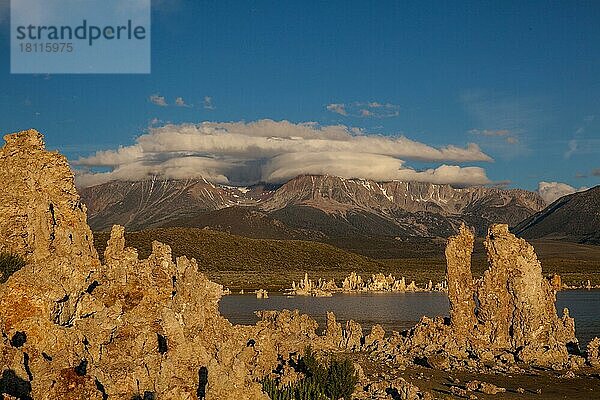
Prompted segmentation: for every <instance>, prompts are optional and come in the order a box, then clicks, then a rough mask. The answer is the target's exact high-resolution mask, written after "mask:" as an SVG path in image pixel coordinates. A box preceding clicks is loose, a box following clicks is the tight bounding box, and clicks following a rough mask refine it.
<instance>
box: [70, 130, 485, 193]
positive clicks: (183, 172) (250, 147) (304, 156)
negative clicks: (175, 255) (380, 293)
mask: <svg viewBox="0 0 600 400" xmlns="http://www.w3.org/2000/svg"><path fill="white" fill-rule="evenodd" d="M407 161H418V162H427V163H435V164H436V166H434V167H430V168H426V169H422V170H417V169H415V168H413V167H411V166H409V165H407ZM489 161H493V160H492V159H491V158H490V157H489V156H488V155H487V154H485V153H483V152H482V151H481V149H480V148H479V146H477V145H476V144H474V143H470V144H468V145H467V146H466V147H458V146H454V145H447V146H444V147H433V146H429V145H427V144H424V143H421V142H418V141H414V140H411V139H409V138H407V137H404V136H396V137H393V136H382V135H367V134H365V133H364V132H363V131H362V130H360V129H357V128H350V127H347V126H344V125H332V126H321V125H319V124H317V123H312V122H307V123H292V122H288V121H273V120H268V119H267V120H259V121H255V122H202V123H199V124H180V125H173V124H170V125H165V126H162V127H151V128H149V130H148V132H147V133H146V134H143V135H141V136H139V137H138V138H137V139H136V141H135V143H134V144H133V145H131V146H125V147H120V148H118V149H115V150H105V151H98V152H96V153H95V154H93V155H90V156H88V157H83V158H80V159H79V160H77V161H76V162H75V164H76V165H77V166H78V167H79V168H80V169H79V171H78V172H77V182H78V185H80V186H84V187H85V186H92V185H96V184H101V183H104V182H107V181H110V180H140V179H144V178H147V177H149V176H160V177H162V178H168V179H186V178H205V179H207V180H210V181H214V182H218V183H228V184H254V183H258V182H270V183H281V182H284V181H286V180H288V179H290V178H293V177H294V176H297V175H300V174H330V175H337V176H342V177H347V178H368V179H375V180H411V181H413V180H416V181H424V182H432V183H449V184H453V185H457V186H469V185H480V184H487V183H490V180H489V179H488V177H487V176H486V172H485V170H484V169H483V168H481V167H475V166H460V165H452V164H463V163H469V162H489ZM98 168H100V169H103V171H102V172H97V170H98Z"/></svg>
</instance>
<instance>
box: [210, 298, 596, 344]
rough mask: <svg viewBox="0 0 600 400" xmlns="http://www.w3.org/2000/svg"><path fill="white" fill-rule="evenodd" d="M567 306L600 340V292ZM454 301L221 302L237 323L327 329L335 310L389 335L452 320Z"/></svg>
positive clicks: (586, 336)
mask: <svg viewBox="0 0 600 400" xmlns="http://www.w3.org/2000/svg"><path fill="white" fill-rule="evenodd" d="M565 307H567V308H568V309H569V311H570V314H571V316H572V317H574V318H575V330H576V334H577V338H578V339H579V342H580V343H581V344H582V345H583V346H585V345H587V343H588V342H589V341H590V340H591V339H592V338H593V337H594V336H600V290H589V291H588V290H569V291H563V292H559V293H558V294H557V301H556V308H557V309H558V312H559V315H562V310H563V308H565ZM448 308H449V303H448V297H447V296H446V294H445V293H438V292H433V293H427V292H423V293H368V294H335V295H334V296H333V297H307V296H294V297H287V296H283V295H278V294H272V295H271V297H270V298H268V299H257V298H256V296H254V295H229V296H224V297H223V298H222V299H221V303H220V309H221V313H222V314H223V315H224V316H225V317H226V318H227V319H229V321H231V322H232V323H234V324H254V323H256V321H257V320H258V318H257V317H256V315H255V314H254V312H255V311H258V310H282V309H288V310H293V309H298V310H300V312H301V313H304V314H309V315H310V316H311V317H313V318H314V319H315V320H316V321H317V322H318V323H319V329H320V330H322V329H324V326H325V315H326V313H327V311H333V312H334V313H335V315H336V317H337V320H338V321H346V320H349V319H353V320H355V321H357V322H359V323H360V324H361V325H362V326H363V330H365V331H366V330H367V329H371V326H373V325H374V324H381V325H382V326H383V327H384V329H385V330H386V331H387V332H391V331H392V330H397V331H402V330H404V329H408V328H410V327H412V326H413V325H415V324H416V323H417V322H418V320H419V319H420V318H421V316H423V315H427V316H429V317H434V316H437V315H442V316H445V315H448Z"/></svg>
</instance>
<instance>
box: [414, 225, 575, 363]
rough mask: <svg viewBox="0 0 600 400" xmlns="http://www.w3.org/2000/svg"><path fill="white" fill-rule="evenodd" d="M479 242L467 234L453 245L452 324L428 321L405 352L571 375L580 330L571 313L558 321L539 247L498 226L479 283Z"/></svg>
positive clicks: (450, 272) (491, 236) (462, 231)
mask: <svg viewBox="0 0 600 400" xmlns="http://www.w3.org/2000/svg"><path fill="white" fill-rule="evenodd" d="M473 242H474V236H473V233H472V232H471V231H470V230H469V229H467V228H466V227H464V226H463V227H462V228H461V229H460V233H459V234H458V235H456V236H453V237H451V238H449V239H448V245H447V248H446V258H447V278H448V296H449V300H450V320H449V321H442V320H441V319H436V320H431V319H429V318H424V319H423V320H422V321H421V323H419V324H418V325H417V326H416V327H415V328H413V329H412V330H411V332H410V333H409V335H408V336H407V339H406V340H405V343H403V345H406V344H410V346H412V348H413V349H417V350H416V351H417V352H421V353H423V354H428V353H429V354H431V353H444V354H446V355H448V356H452V357H453V358H454V359H457V360H463V359H466V358H467V355H469V354H470V355H471V357H473V356H475V359H477V360H481V361H493V360H495V359H498V357H500V358H503V359H505V360H508V361H511V362H514V361H515V360H516V361H522V362H525V363H528V364H533V365H540V366H552V367H555V368H563V367H568V366H569V365H570V364H569V362H570V357H571V356H570V355H569V352H568V351H567V349H568V346H573V347H576V346H577V339H576V337H575V323H574V321H573V319H572V318H570V317H569V312H568V310H566V309H565V311H564V312H563V317H562V318H560V317H559V316H558V315H557V313H556V308H555V301H556V297H555V292H554V290H553V289H552V286H551V284H550V282H548V281H547V280H546V279H545V278H544V277H543V275H542V267H541V265H540V262H539V261H538V259H537V256H536V255H535V252H534V249H533V247H532V246H531V245H529V244H528V243H527V242H526V241H525V240H523V239H519V238H517V237H515V236H514V235H513V234H511V233H510V232H509V231H508V226H507V225H493V226H492V227H491V228H490V229H489V233H488V235H487V238H486V240H485V242H484V245H485V247H486V249H487V254H488V262H489V268H488V270H487V271H485V273H484V274H483V277H482V278H481V279H479V280H477V281H476V282H474V281H473V278H472V275H471V253H472V251H473ZM448 322H449V323H448ZM411 351H412V352H415V351H414V350H411ZM574 357H577V356H574Z"/></svg>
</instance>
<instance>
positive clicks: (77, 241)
mask: <svg viewBox="0 0 600 400" xmlns="http://www.w3.org/2000/svg"><path fill="white" fill-rule="evenodd" d="M5 140H6V145H5V146H4V147H2V148H1V149H0V181H1V182H2V183H3V185H4V186H3V190H2V191H0V251H5V252H11V253H17V254H19V255H21V256H22V257H23V258H24V259H25V260H26V265H25V266H24V267H23V268H22V269H21V270H19V271H17V272H16V273H14V274H13V275H12V276H11V277H10V278H9V279H8V281H7V282H6V283H5V284H3V285H0V336H1V338H2V339H0V398H2V397H3V396H5V395H8V396H10V398H21V399H29V398H34V399H67V400H68V399H93V400H96V399H97V400H100V399H102V400H104V399H107V398H115V399H129V398H138V397H139V398H165V399H206V400H210V399H213V400H214V399H234V398H235V399H237V398H248V399H266V398H267V397H266V395H265V394H264V393H263V392H262V390H261V385H260V384H259V383H258V381H259V380H260V379H261V378H262V377H263V376H265V375H267V374H269V373H270V372H271V371H272V370H274V369H275V368H276V367H277V365H278V363H279V360H280V356H281V357H284V356H285V357H288V356H289V354H290V353H291V352H297V351H300V350H301V349H303V348H304V347H305V346H306V345H308V344H309V343H311V342H312V341H313V340H314V338H315V334H314V327H315V325H316V323H315V322H314V321H312V320H310V318H308V316H300V315H297V313H296V314H289V315H288V314H285V313H283V314H282V316H278V317H277V318H276V320H277V324H275V326H271V325H270V324H269V323H267V322H264V321H263V322H259V324H257V325H256V326H232V325H231V324H230V323H229V321H227V320H226V319H225V318H223V317H222V316H221V315H220V313H219V311H218V301H219V299H220V298H221V295H222V287H221V286H220V285H218V284H215V283H213V282H210V281H209V280H208V279H207V278H206V276H204V275H203V274H202V273H200V272H198V265H197V264H196V261H195V260H193V259H191V260H189V259H187V258H185V257H180V258H178V259H177V260H175V261H173V258H172V255H171V249H170V248H169V246H166V245H163V244H161V243H158V242H154V243H153V248H152V254H151V255H150V257H149V258H148V259H145V260H140V259H139V258H138V254H137V251H136V250H135V249H131V248H127V247H126V246H125V240H124V229H123V228H122V227H119V226H115V227H113V230H112V232H111V237H110V241H109V243H108V246H107V249H106V252H105V255H104V256H105V257H104V258H105V264H104V265H101V263H100V261H99V259H98V256H97V254H96V251H95V250H94V247H93V245H92V243H93V238H92V233H91V231H90V229H89V227H88V225H87V223H86V210H85V207H84V206H83V205H82V204H81V202H80V200H79V196H78V194H77V191H76V189H75V186H74V183H73V173H72V172H71V170H70V169H69V166H68V164H67V161H66V159H65V158H64V157H63V156H61V155H59V154H57V153H51V152H48V151H46V150H45V149H44V143H43V139H42V136H41V135H40V134H39V133H38V132H36V131H34V130H30V131H24V132H20V133H17V134H13V135H8V136H6V137H5ZM278 324H279V325H278ZM280 325H285V326H288V327H291V326H296V325H300V326H302V327H305V328H303V329H291V328H289V329H285V328H284V327H283V328H282V327H281V326H280ZM311 328H312V331H311ZM282 359H285V358H282Z"/></svg>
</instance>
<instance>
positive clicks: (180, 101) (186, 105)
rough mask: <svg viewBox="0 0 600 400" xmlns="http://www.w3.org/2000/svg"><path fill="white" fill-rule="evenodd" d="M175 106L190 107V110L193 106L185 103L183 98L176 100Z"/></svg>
mask: <svg viewBox="0 0 600 400" xmlns="http://www.w3.org/2000/svg"><path fill="white" fill-rule="evenodd" d="M175 105H176V106H177V107H188V108H189V107H192V106H191V105H189V104H187V103H186V102H185V100H184V99H183V97H178V98H176V99H175Z"/></svg>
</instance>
